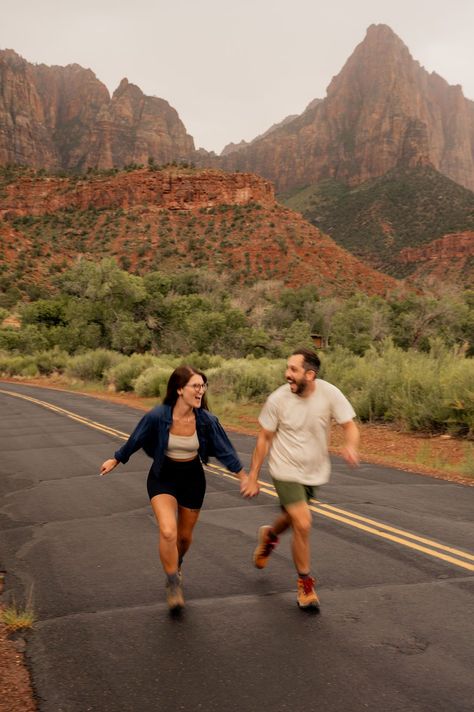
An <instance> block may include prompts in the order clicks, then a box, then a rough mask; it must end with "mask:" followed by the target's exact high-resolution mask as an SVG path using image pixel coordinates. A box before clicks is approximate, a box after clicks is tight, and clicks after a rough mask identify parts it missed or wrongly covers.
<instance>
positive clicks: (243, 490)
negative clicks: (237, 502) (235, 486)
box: [239, 471, 260, 497]
mask: <svg viewBox="0 0 474 712" xmlns="http://www.w3.org/2000/svg"><path fill="white" fill-rule="evenodd" d="M239 477H240V494H241V495H242V497H256V496H257V494H258V493H259V492H260V487H259V486H258V482H257V480H256V479H254V478H253V477H249V476H248V475H247V473H246V472H244V471H242V472H240V473H239Z"/></svg>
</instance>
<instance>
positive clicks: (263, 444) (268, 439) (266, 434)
mask: <svg viewBox="0 0 474 712" xmlns="http://www.w3.org/2000/svg"><path fill="white" fill-rule="evenodd" d="M274 435H275V433H273V432H272V431H271V430H265V428H260V430H259V433H258V435H257V442H256V445H255V449H254V451H253V454H252V462H251V464H250V470H249V474H248V480H247V485H246V489H245V494H246V495H247V496H252V493H253V492H255V493H256V492H258V482H257V480H258V475H259V473H260V468H261V467H262V465H263V461H264V460H265V458H266V456H267V454H268V451H269V450H270V445H271V444H272V440H273V436H274Z"/></svg>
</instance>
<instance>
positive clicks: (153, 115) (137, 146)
mask: <svg viewBox="0 0 474 712" xmlns="http://www.w3.org/2000/svg"><path fill="white" fill-rule="evenodd" d="M0 86H1V87H2V93H1V94H0V164H8V163H20V164H24V165H30V166H33V167H35V168H46V169H48V170H58V169H66V170H74V171H81V170H86V169H87V168H89V167H93V168H95V167H97V168H112V167H114V166H117V167H120V166H123V165H126V164H129V163H146V162H147V160H148V158H149V157H153V158H154V159H155V162H156V163H167V162H170V161H173V160H176V159H178V158H179V159H181V160H187V161H190V160H192V159H193V157H194V142H193V139H192V137H191V136H189V135H188V134H187V133H186V129H185V127H184V125H183V123H182V122H181V120H180V118H179V116H178V114H177V112H176V111H175V110H174V109H173V108H172V107H171V106H170V105H169V104H168V102H167V101H165V100H163V99H158V98H156V97H147V96H145V95H144V94H143V92H142V91H141V89H140V88H139V87H138V86H136V85H135V84H131V83H130V82H129V81H128V79H126V78H124V79H122V81H121V82H120V85H119V87H118V88H117V90H116V91H115V92H114V95H113V96H112V97H110V94H109V91H108V89H107V87H106V86H105V85H104V84H102V82H100V81H99V80H98V79H97V77H96V76H95V74H94V72H93V71H92V70H90V69H84V68H83V67H81V66H80V65H78V64H69V65H67V66H66V67H57V66H56V67H49V66H47V65H45V64H39V65H32V64H30V63H28V62H27V61H26V60H24V59H23V58H22V57H20V56H19V55H18V54H16V52H14V51H13V50H3V51H0Z"/></svg>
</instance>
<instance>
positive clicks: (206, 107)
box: [0, 0, 474, 152]
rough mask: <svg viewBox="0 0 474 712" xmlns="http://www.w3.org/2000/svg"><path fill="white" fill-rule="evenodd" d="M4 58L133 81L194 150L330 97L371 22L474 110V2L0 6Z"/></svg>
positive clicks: (124, 0)
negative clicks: (167, 110)
mask: <svg viewBox="0 0 474 712" xmlns="http://www.w3.org/2000/svg"><path fill="white" fill-rule="evenodd" d="M0 12H1V20H0V48H1V49H6V48H9V49H14V50H16V51H17V52H18V53H19V54H21V55H22V56H23V57H24V58H25V59H26V60H28V61H29V62H32V63H45V64H48V65H53V64H57V65H62V66H64V65H66V64H71V63H74V62H75V63H77V64H80V65H81V66H83V67H87V68H90V69H92V70H93V71H94V73H95V74H96V76H97V78H98V79H100V80H101V81H102V82H104V84H105V85H106V86H107V87H108V89H109V90H110V92H113V91H114V90H115V89H116V88H117V86H118V84H119V82H120V80H121V79H122V78H123V77H127V78H128V80H129V81H130V82H133V83H134V84H137V85H138V86H139V87H140V88H141V89H142V91H143V92H144V93H145V94H150V95H154V96H159V97H161V98H163V99H166V100H167V101H168V102H169V103H170V104H171V105H172V106H173V107H174V108H175V109H176V110H177V111H178V113H179V115H180V117H181V119H182V121H183V122H184V124H185V126H186V129H187V131H188V133H190V134H191V135H192V136H193V137H194V141H195V144H196V147H199V146H202V147H204V148H206V149H208V150H214V151H216V152H220V151H221V150H222V148H223V147H224V145H225V144H227V143H229V142H230V141H234V142H235V143H237V142H238V141H240V140H241V139H245V140H251V139H252V138H255V136H257V135H258V134H260V133H262V132H263V131H265V130H266V129H267V128H269V127H270V126H271V125H272V124H274V123H276V122H278V121H281V120H282V119H283V118H285V117H286V116H288V115H289V114H299V113H301V112H302V111H303V110H304V109H305V107H306V106H307V104H308V103H309V102H310V101H311V100H312V99H315V98H317V97H318V98H322V97H324V96H325V94H326V87H327V86H328V84H329V82H330V81H331V78H332V77H333V76H334V75H335V74H338V73H339V71H340V70H341V68H342V66H343V65H344V63H345V61H346V60H347V59H348V57H349V56H350V54H351V53H352V52H353V50H354V48H355V47H356V45H357V44H359V42H361V41H362V40H363V38H364V36H365V31H366V29H367V27H368V26H369V25H371V24H373V23H384V24H387V25H389V26H390V27H391V28H392V29H393V30H394V32H396V33H397V34H398V36H399V37H400V38H401V39H402V40H403V41H404V42H405V44H406V45H407V46H408V48H409V49H410V52H411V54H412V56H413V57H414V58H415V59H417V60H418V61H419V62H420V64H421V65H423V66H424V67H425V69H427V70H428V71H436V72H437V73H438V74H440V75H441V76H442V77H444V78H445V79H446V80H447V81H448V82H449V83H450V84H461V85H462V87H463V89H464V94H465V95H466V96H467V97H468V98H471V99H474V39H473V33H474V0H451V1H450V2H446V0H431V2H429V3H428V2H426V0H357V1H354V0H324V2H323V1H320V0H166V1H165V0H74V1H71V0H41V1H39V0H0Z"/></svg>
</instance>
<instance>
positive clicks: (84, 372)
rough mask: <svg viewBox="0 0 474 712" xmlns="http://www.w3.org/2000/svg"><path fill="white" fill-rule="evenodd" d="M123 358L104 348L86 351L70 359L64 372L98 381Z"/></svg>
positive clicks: (82, 378)
mask: <svg viewBox="0 0 474 712" xmlns="http://www.w3.org/2000/svg"><path fill="white" fill-rule="evenodd" d="M124 358H125V357H124V356H122V355H121V354H118V353H116V352H115V351H107V350H106V349H95V351H87V352H86V353H83V354H79V355H78V356H73V357H72V358H71V359H70V361H69V364H68V366H67V369H66V373H67V375H68V376H73V377H76V378H80V379H81V380H83V381H100V380H102V378H103V377H104V374H105V372H106V371H107V370H108V369H110V368H112V366H115V365H117V364H118V363H119V362H120V361H121V360H122V359H124Z"/></svg>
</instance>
